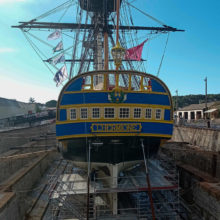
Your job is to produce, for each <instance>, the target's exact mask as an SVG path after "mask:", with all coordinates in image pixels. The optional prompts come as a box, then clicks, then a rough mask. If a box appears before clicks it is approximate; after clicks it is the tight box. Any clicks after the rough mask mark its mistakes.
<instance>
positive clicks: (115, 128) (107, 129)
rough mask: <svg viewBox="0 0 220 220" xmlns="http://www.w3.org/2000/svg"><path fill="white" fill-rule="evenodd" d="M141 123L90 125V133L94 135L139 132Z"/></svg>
mask: <svg viewBox="0 0 220 220" xmlns="http://www.w3.org/2000/svg"><path fill="white" fill-rule="evenodd" d="M141 128H142V126H141V123H120V124H113V123H109V124H104V123H103V124H101V123H94V124H92V125H91V131H92V132H94V133H113V132H114V133H115V132H121V133H122V132H125V133H132V132H141Z"/></svg>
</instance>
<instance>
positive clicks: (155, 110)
mask: <svg viewBox="0 0 220 220" xmlns="http://www.w3.org/2000/svg"><path fill="white" fill-rule="evenodd" d="M158 110H159V111H160V118H157V111H158ZM161 118H162V109H161V108H156V109H155V119H156V120H161Z"/></svg>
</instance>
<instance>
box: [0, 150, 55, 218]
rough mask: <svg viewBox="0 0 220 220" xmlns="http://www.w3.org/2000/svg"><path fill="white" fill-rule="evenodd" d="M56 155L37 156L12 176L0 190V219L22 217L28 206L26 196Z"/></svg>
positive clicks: (50, 153)
mask: <svg viewBox="0 0 220 220" xmlns="http://www.w3.org/2000/svg"><path fill="white" fill-rule="evenodd" d="M56 157H57V154H56V153H55V152H48V153H45V154H43V155H42V156H40V157H39V158H37V159H36V160H35V161H34V162H33V163H32V164H31V165H28V166H26V167H24V169H23V170H20V171H19V172H18V173H17V175H14V176H13V179H12V180H9V181H8V182H7V183H6V184H5V185H4V186H3V187H2V188H1V190H0V220H18V219H21V220H22V219H24V216H25V213H26V211H27V210H28V208H29V207H30V205H31V204H30V202H28V200H27V198H26V196H27V193H28V192H29V191H30V190H31V188H32V187H33V186H34V184H35V183H36V182H37V181H38V180H39V179H40V178H41V177H42V175H43V174H44V172H45V170H46V169H47V168H48V167H49V166H50V164H51V163H52V161H53V160H54V159H55V158H56Z"/></svg>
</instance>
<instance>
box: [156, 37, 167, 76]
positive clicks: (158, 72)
mask: <svg viewBox="0 0 220 220" xmlns="http://www.w3.org/2000/svg"><path fill="white" fill-rule="evenodd" d="M169 36H170V33H168V34H167V40H166V44H165V47H164V51H163V56H162V58H161V61H160V65H159V68H158V71H157V77H159V74H160V69H161V66H162V63H163V59H164V55H165V52H166V48H167V43H168V39H169Z"/></svg>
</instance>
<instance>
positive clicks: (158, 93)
mask: <svg viewBox="0 0 220 220" xmlns="http://www.w3.org/2000/svg"><path fill="white" fill-rule="evenodd" d="M109 92H112V90H100V91H99V90H80V91H65V92H63V94H78V93H109ZM123 92H124V93H132V94H140V93H145V94H156V95H168V93H167V92H150V91H148V92H147V91H128V90H123Z"/></svg>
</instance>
